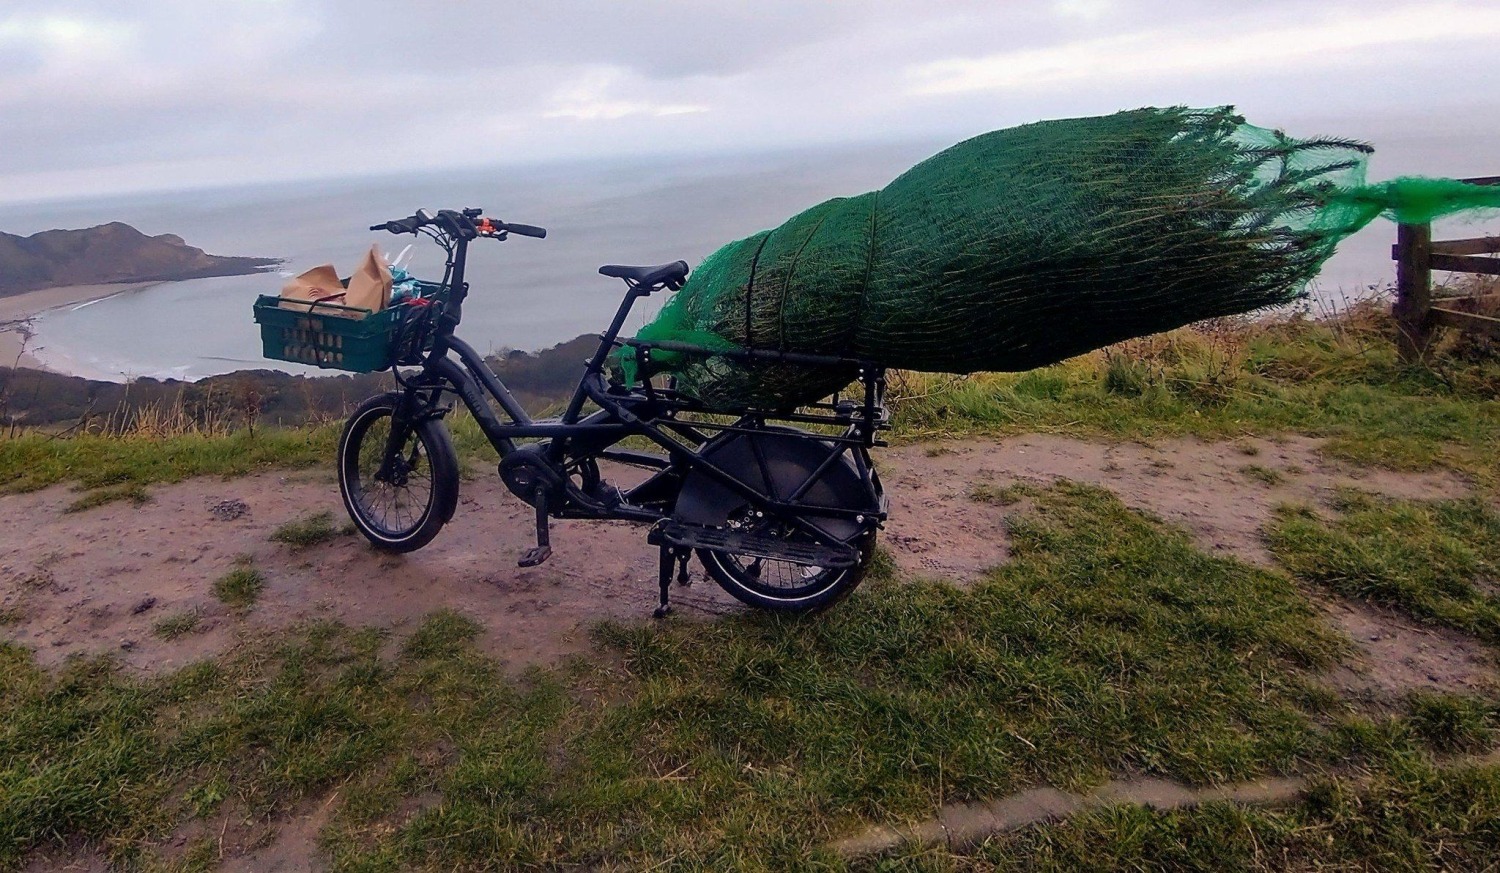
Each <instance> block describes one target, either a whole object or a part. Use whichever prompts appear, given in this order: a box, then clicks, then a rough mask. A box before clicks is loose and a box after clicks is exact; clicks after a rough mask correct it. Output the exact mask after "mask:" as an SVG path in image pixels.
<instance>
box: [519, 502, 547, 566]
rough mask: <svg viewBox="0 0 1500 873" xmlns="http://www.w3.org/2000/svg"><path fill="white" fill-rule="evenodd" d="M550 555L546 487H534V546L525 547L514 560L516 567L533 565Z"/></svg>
mask: <svg viewBox="0 0 1500 873" xmlns="http://www.w3.org/2000/svg"><path fill="white" fill-rule="evenodd" d="M550 557H552V541H551V539H550V537H549V536H548V535H547V489H545V488H542V487H540V486H538V488H537V489H536V548H534V549H527V550H526V553H525V554H523V555H521V559H520V560H519V561H517V562H516V566H518V567H535V566H536V565H538V564H540V563H542V562H543V561H545V560H547V559H548V558H550Z"/></svg>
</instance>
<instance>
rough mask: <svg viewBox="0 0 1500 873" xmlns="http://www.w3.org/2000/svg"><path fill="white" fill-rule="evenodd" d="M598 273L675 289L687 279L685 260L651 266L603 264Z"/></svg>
mask: <svg viewBox="0 0 1500 873" xmlns="http://www.w3.org/2000/svg"><path fill="white" fill-rule="evenodd" d="M599 273H600V275H604V276H609V277H610V278H612V279H624V280H625V281H627V282H629V283H631V284H632V285H645V286H646V287H651V286H653V285H665V286H666V287H668V288H671V289H672V290H673V291H676V290H677V289H678V288H681V287H682V283H683V282H684V281H686V280H687V274H688V265H687V261H673V262H672V263H670V264H657V265H655V266H651V267H627V266H624V265H622V264H605V265H604V266H602V267H600V268H599Z"/></svg>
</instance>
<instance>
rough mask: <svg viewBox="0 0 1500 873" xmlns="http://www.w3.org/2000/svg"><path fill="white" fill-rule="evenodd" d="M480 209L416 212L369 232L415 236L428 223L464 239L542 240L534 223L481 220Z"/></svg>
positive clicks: (542, 232)
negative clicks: (513, 236)
mask: <svg viewBox="0 0 1500 873" xmlns="http://www.w3.org/2000/svg"><path fill="white" fill-rule="evenodd" d="M480 215H481V210H479V209H465V210H463V211H462V212H457V211H454V210H452V209H444V210H441V211H439V212H438V214H437V215H435V216H434V215H431V214H430V213H427V212H425V211H418V212H417V213H416V214H415V215H409V216H407V217H406V218H396V219H392V220H390V221H387V222H383V223H381V224H372V225H370V230H384V231H389V232H390V233H396V234H401V233H416V232H417V229H418V228H421V227H426V226H428V225H431V224H436V225H439V226H441V227H442V228H443V229H445V230H448V231H449V232H451V233H454V234H456V235H458V236H461V237H463V238H465V239H472V238H474V237H476V236H492V237H501V238H503V237H504V235H505V234H507V233H514V234H519V235H520V236H529V237H533V238H535V239H545V238H546V237H547V229H546V228H545V227H537V226H536V225H534V224H516V223H511V222H505V221H501V220H499V219H497V218H481V217H480Z"/></svg>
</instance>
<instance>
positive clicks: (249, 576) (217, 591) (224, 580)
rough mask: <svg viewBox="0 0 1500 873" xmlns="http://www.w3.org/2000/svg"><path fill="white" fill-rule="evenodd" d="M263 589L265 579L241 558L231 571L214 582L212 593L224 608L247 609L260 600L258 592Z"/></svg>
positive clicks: (247, 561) (246, 560)
mask: <svg viewBox="0 0 1500 873" xmlns="http://www.w3.org/2000/svg"><path fill="white" fill-rule="evenodd" d="M265 587H266V578H265V577H264V576H262V575H261V572H260V571H259V570H257V569H255V567H253V566H251V564H250V562H249V560H248V559H246V558H241V559H239V560H237V561H236V562H235V566H234V568H233V569H231V570H230V571H229V572H228V573H225V574H224V575H223V576H220V577H219V578H218V579H216V580H214V584H213V592H214V596H215V597H217V598H219V600H220V601H221V602H222V603H224V604H225V605H226V606H230V607H233V608H234V609H248V608H250V607H251V606H254V605H255V601H256V600H258V599H260V592H261V591H262V590H263V589H264V588H265Z"/></svg>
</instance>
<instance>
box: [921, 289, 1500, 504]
mask: <svg viewBox="0 0 1500 873" xmlns="http://www.w3.org/2000/svg"><path fill="white" fill-rule="evenodd" d="M1387 324H1388V319H1387V317H1386V316H1385V315H1384V314H1383V313H1380V312H1378V311H1377V310H1376V309H1375V308H1374V307H1364V308H1362V309H1360V310H1359V312H1358V313H1357V317H1351V318H1348V319H1344V320H1341V321H1332V322H1329V321H1313V320H1296V319H1293V320H1282V321H1270V322H1265V321H1262V322H1245V321H1237V322H1236V321H1231V322H1224V321H1220V322H1212V323H1209V324H1207V325H1205V326H1200V327H1196V328H1188V329H1183V330H1179V331H1174V332H1172V333H1170V334H1166V335H1162V336H1158V337H1150V338H1146V339H1142V340H1133V341H1131V342H1128V343H1124V344H1121V345H1119V346H1115V347H1112V348H1111V349H1108V350H1106V351H1103V352H1098V353H1093V354H1090V355H1084V356H1082V357H1079V358H1075V359H1072V360H1069V361H1065V362H1063V363H1061V364H1057V365H1055V366H1052V367H1047V368H1044V369H1042V370H1036V371H1032V372H1029V373H1021V374H1011V373H991V374H979V375H974V376H970V377H967V378H965V379H962V380H953V379H951V377H946V376H942V377H939V376H923V375H920V374H903V376H902V380H901V381H900V382H899V383H898V387H899V389H900V390H898V391H895V392H893V403H892V405H893V407H894V410H895V414H894V417H893V421H894V424H895V438H896V439H899V440H903V441H923V440H928V439H949V438H954V437H962V436H965V435H974V434H981V435H1008V434H1015V433H1033V432H1063V433H1070V434H1075V435H1079V436H1085V437H1098V438H1107V439H1142V438H1144V439H1156V438H1167V437H1181V436H1198V437H1202V438H1205V439H1224V440H1240V442H1239V443H1238V445H1239V446H1242V447H1248V449H1249V451H1246V452H1245V453H1246V454H1254V453H1255V450H1254V447H1253V446H1252V445H1250V444H1249V443H1246V442H1243V441H1242V438H1246V437H1255V436H1270V435H1274V434H1278V433H1303V434H1308V435H1311V436H1315V437H1324V438H1326V439H1327V440H1328V442H1327V444H1326V445H1325V448H1324V451H1326V452H1328V453H1329V454H1331V455H1334V456H1337V457H1340V458H1344V459H1348V460H1353V461H1356V462H1358V463H1363V464H1371V465H1377V466H1384V467H1391V468H1396V469H1423V468H1428V467H1432V466H1435V465H1446V466H1449V467H1453V468H1456V469H1463V470H1467V471H1469V472H1473V473H1476V474H1477V475H1479V476H1480V477H1481V479H1483V480H1484V482H1485V483H1486V484H1487V485H1488V486H1489V487H1492V488H1494V487H1500V485H1497V483H1500V451H1497V448H1500V442H1497V438H1496V434H1500V404H1497V403H1495V402H1494V398H1495V396H1496V394H1497V392H1500V360H1496V359H1494V358H1483V357H1473V356H1470V357H1463V358H1460V357H1445V358H1441V359H1440V360H1438V361H1437V362H1436V363H1435V364H1433V365H1432V366H1408V365H1405V364H1403V363H1402V362H1401V361H1400V360H1399V358H1398V357H1397V355H1396V352H1395V348H1394V345H1393V344H1392V342H1391V341H1390V338H1389V337H1388V336H1386V335H1385V333H1384V329H1385V327H1386V325H1387Z"/></svg>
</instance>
